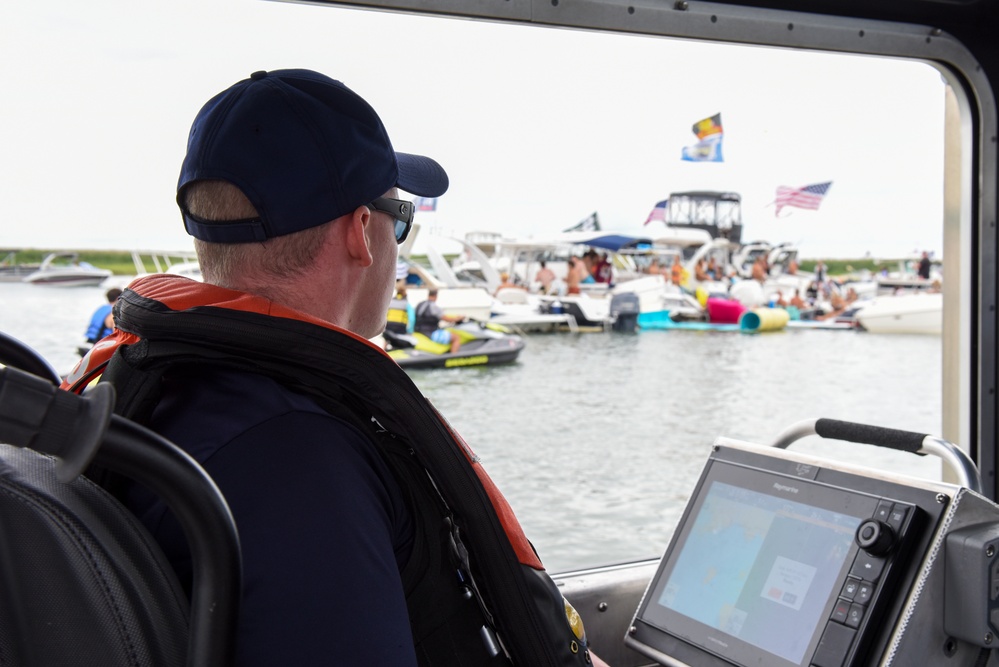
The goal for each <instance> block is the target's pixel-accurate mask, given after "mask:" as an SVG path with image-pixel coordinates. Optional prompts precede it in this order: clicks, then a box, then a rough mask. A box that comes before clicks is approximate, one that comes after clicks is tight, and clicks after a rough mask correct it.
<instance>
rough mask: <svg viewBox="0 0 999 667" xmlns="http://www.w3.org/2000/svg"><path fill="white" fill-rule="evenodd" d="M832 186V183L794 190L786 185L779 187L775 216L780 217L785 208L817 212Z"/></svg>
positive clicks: (775, 201) (827, 182)
mask: <svg viewBox="0 0 999 667" xmlns="http://www.w3.org/2000/svg"><path fill="white" fill-rule="evenodd" d="M831 185H832V181H826V182H825V183H815V184H813V185H806V186H804V187H801V188H792V187H788V186H786V185H781V186H778V187H777V199H775V200H774V204H775V205H776V207H777V208H776V210H775V212H774V215H780V211H781V209H782V208H784V207H785V206H793V207H795V208H805V209H811V210H813V211H817V210H818V208H819V204H821V203H822V198H823V197H825V196H826V193H827V192H829V186H831Z"/></svg>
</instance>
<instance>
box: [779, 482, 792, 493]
mask: <svg viewBox="0 0 999 667" xmlns="http://www.w3.org/2000/svg"><path fill="white" fill-rule="evenodd" d="M774 489H776V490H777V491H781V492H782V493H797V492H798V487H796V486H788V485H786V484H779V483H777V482H774Z"/></svg>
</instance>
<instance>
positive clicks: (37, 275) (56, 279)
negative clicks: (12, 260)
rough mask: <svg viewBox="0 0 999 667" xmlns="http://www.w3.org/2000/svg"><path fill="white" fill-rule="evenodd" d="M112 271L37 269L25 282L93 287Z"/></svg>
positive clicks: (55, 285)
mask: <svg viewBox="0 0 999 667" xmlns="http://www.w3.org/2000/svg"><path fill="white" fill-rule="evenodd" d="M110 276H111V272H110V271H96V272H86V273H80V272H72V271H60V270H57V269H56V270H45V271H35V272H34V273H32V274H31V275H29V276H27V277H25V278H24V282H26V283H31V284H32V285H49V286H54V287H92V286H97V285H100V284H101V283H102V282H104V281H105V280H106V279H107V278H108V277H110Z"/></svg>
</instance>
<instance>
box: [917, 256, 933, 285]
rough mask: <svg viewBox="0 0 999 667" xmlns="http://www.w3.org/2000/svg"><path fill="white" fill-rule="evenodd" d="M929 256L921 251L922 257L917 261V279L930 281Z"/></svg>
mask: <svg viewBox="0 0 999 667" xmlns="http://www.w3.org/2000/svg"><path fill="white" fill-rule="evenodd" d="M930 265H931V262H930V254H929V253H928V252H926V251H925V250H924V251H923V256H922V257H921V258H920V260H919V277H920V278H922V279H923V280H929V279H930Z"/></svg>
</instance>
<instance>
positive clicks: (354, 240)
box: [342, 206, 373, 266]
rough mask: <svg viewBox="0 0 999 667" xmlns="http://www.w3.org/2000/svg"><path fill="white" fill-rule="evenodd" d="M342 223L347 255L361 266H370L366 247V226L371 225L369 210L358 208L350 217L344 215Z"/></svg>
mask: <svg viewBox="0 0 999 667" xmlns="http://www.w3.org/2000/svg"><path fill="white" fill-rule="evenodd" d="M342 223H343V224H344V225H345V226H346V234H345V235H346V239H345V240H346V245H347V254H349V255H350V258H351V259H353V260H356V261H357V262H358V263H359V264H360V265H361V266H371V264H372V262H373V259H372V257H371V248H370V247H369V246H368V235H367V233H366V232H367V229H368V225H369V224H370V223H371V209H369V208H368V207H367V206H358V207H357V208H356V209H354V212H353V213H351V214H350V215H345V216H344V219H343V221H342Z"/></svg>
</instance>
